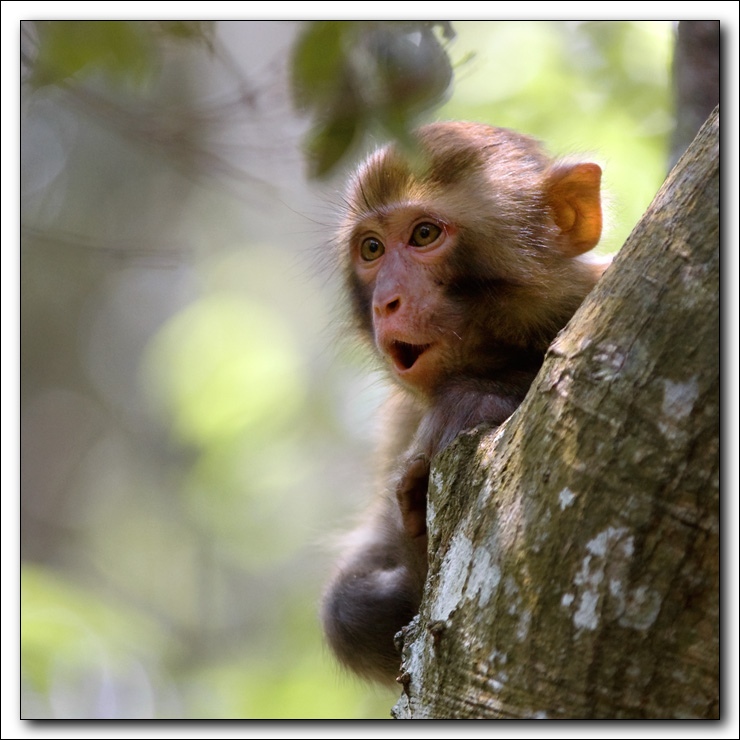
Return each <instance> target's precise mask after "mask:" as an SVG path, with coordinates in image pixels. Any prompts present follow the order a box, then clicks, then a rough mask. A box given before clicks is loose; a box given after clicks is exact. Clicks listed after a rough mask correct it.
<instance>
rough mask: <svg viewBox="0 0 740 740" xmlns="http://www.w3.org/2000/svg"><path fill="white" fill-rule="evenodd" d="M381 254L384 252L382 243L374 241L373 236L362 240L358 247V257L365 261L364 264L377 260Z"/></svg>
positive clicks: (377, 240)
mask: <svg viewBox="0 0 740 740" xmlns="http://www.w3.org/2000/svg"><path fill="white" fill-rule="evenodd" d="M383 252H385V247H384V246H383V242H381V241H380V240H379V239H376V238H375V237H374V236H369V237H368V238H367V239H365V240H363V242H362V244H361V245H360V256H361V257H362V259H364V260H365V262H372V261H373V260H376V259H378V257H380V256H381V255H382V254H383Z"/></svg>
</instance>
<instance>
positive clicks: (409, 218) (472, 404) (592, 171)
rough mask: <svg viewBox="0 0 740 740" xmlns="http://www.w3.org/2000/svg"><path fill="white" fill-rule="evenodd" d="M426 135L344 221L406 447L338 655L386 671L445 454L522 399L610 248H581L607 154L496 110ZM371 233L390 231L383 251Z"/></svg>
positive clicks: (422, 568) (388, 157)
mask: <svg viewBox="0 0 740 740" xmlns="http://www.w3.org/2000/svg"><path fill="white" fill-rule="evenodd" d="M417 141H418V145H419V152H420V155H421V156H420V158H419V161H418V162H415V163H414V164H411V163H409V161H408V160H407V159H406V158H405V157H404V156H403V155H402V154H401V153H400V152H399V151H398V150H397V149H396V148H394V147H392V146H391V147H386V148H384V149H381V150H380V151H378V152H376V153H375V154H373V155H372V156H370V157H369V158H368V160H367V161H366V162H365V164H364V165H362V167H361V168H360V169H359V171H358V173H357V175H356V177H355V178H354V180H353V182H352V184H351V185H350V188H349V192H348V196H347V209H346V215H345V218H344V220H343V223H342V225H341V227H340V229H339V234H338V237H339V238H338V241H339V245H340V248H341V250H342V251H341V254H340V260H341V261H342V263H343V264H344V266H345V270H346V274H347V284H348V291H349V294H350V297H351V299H352V307H353V311H354V313H355V317H356V321H357V325H358V327H359V330H360V332H361V333H362V334H363V335H364V336H365V337H366V338H367V339H368V340H369V341H371V342H372V343H374V344H376V345H377V347H378V350H379V354H380V355H381V358H382V359H383V360H384V361H387V362H388V366H389V368H390V370H391V376H392V377H393V378H394V379H395V380H397V381H399V384H400V386H399V392H398V394H397V395H396V396H395V397H394V400H393V401H392V403H391V406H392V408H393V411H392V415H393V417H394V419H395V421H392V422H389V425H388V426H389V428H388V432H387V438H388V440H389V444H388V445H386V446H387V447H390V449H389V450H388V451H387V454H388V455H389V456H390V458H391V459H396V460H397V461H398V462H397V463H396V464H395V469H392V470H390V472H389V470H386V467H387V465H385V464H384V468H383V472H384V475H386V476H388V478H387V479H389V482H388V483H386V484H385V486H384V488H383V492H382V494H381V495H380V496H379V497H378V500H377V502H376V505H375V507H374V508H373V510H372V511H371V512H370V514H369V515H368V517H367V518H366V523H365V524H364V525H363V526H362V527H361V528H360V529H358V530H356V532H355V533H354V535H353V536H352V538H351V540H350V544H349V546H348V547H347V549H346V550H345V553H344V556H343V558H342V560H341V562H340V564H339V565H338V567H337V572H336V574H335V576H334V578H333V579H332V581H331V583H330V585H329V587H328V589H327V592H326V594H325V597H324V602H323V611H322V616H323V621H324V628H325V632H326V635H327V639H328V641H329V643H330V645H331V646H332V648H333V649H334V651H335V653H336V654H337V656H338V657H339V659H340V661H342V662H343V663H344V664H345V665H347V666H348V667H350V668H351V669H353V670H354V671H356V672H357V673H359V674H360V675H364V676H367V677H370V678H375V679H378V680H386V681H387V680H392V679H393V678H394V676H395V675H396V672H397V669H398V662H399V657H398V654H397V652H396V650H395V648H394V643H393V636H394V634H395V633H396V631H398V630H400V629H401V627H402V626H403V625H404V624H405V623H406V622H408V620H409V619H410V618H411V617H412V616H413V615H414V614H415V613H416V610H417V609H418V604H419V600H420V599H421V592H422V588H423V583H424V579H425V576H426V530H425V524H424V511H425V494H426V485H427V479H428V470H429V463H430V460H431V458H432V457H433V456H434V455H435V454H436V453H437V452H438V451H439V450H441V449H443V448H444V447H445V446H446V445H448V444H449V443H450V442H451V441H452V439H454V437H455V436H456V435H457V434H459V433H460V432H461V431H463V430H465V429H469V428H471V427H473V426H475V425H477V424H480V423H489V424H501V423H502V422H503V421H504V420H505V419H506V418H507V417H508V416H509V415H510V414H511V413H512V412H513V411H514V410H515V409H516V408H517V406H518V405H519V404H520V403H521V401H522V399H523V398H524V396H525V394H526V392H527V390H528V388H529V386H530V384H531V382H532V380H533V379H534V377H535V375H536V374H537V372H538V370H539V368H540V366H541V364H542V360H543V357H544V354H545V352H546V350H547V347H548V345H549V344H550V342H552V340H553V339H554V337H555V335H556V334H557V332H558V331H559V330H560V329H562V328H563V326H565V324H566V323H567V321H568V320H569V319H570V317H571V316H572V315H573V313H574V312H575V310H576V309H577V308H578V306H579V305H580V303H581V302H582V300H583V298H584V297H585V296H586V295H587V294H588V292H589V291H590V290H591V288H592V287H593V285H594V284H595V282H596V281H597V280H598V278H599V277H600V275H601V273H602V272H603V270H604V269H605V268H606V265H607V264H608V263H600V264H595V263H593V262H588V261H586V260H584V259H582V258H581V255H582V254H583V253H585V252H587V251H588V250H590V249H591V248H592V247H593V246H595V244H596V242H598V239H599V236H600V233H601V207H600V200H599V181H600V174H601V170H600V169H599V168H598V166H597V165H593V164H567V163H558V162H554V161H553V160H552V159H551V158H550V157H548V156H547V154H546V153H545V152H544V150H543V149H542V147H541V146H540V144H539V143H538V142H537V141H535V140H534V139H532V138H530V137H527V136H523V135H521V134H517V133H515V132H513V131H509V130H506V129H498V128H493V127H490V126H485V125H483V124H473V123H440V124H432V125H429V126H425V127H423V128H421V129H420V130H419V131H418V132H417ZM420 223H422V224H427V223H428V224H430V225H432V227H433V228H436V229H437V231H438V232H439V235H438V236H437V237H435V238H434V241H433V242H431V243H430V244H429V245H427V244H419V243H417V242H415V241H413V236H411V235H412V233H413V230H414V229H415V228H416V226H418V224H420ZM433 233H436V232H433ZM368 238H371V239H373V240H376V241H377V242H378V243H380V244H382V246H383V249H382V251H380V252H377V256H376V252H373V253H372V257H371V258H367V257H366V256H364V253H363V252H362V251H361V249H360V245H361V244H362V243H363V240H366V239H368ZM409 239H411V241H409ZM394 430H395V431H394ZM386 459H387V458H386Z"/></svg>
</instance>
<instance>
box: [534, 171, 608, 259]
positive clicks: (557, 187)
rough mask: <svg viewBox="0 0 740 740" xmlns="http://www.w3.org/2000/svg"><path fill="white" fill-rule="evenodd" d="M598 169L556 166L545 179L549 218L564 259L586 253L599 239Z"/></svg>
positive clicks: (599, 180) (599, 196) (599, 185)
mask: <svg viewBox="0 0 740 740" xmlns="http://www.w3.org/2000/svg"><path fill="white" fill-rule="evenodd" d="M600 187H601V167H599V165H597V164H592V163H588V164H560V165H557V166H556V167H554V168H553V169H552V170H551V171H550V172H549V173H548V177H547V184H546V193H547V200H548V205H549V206H550V210H551V212H552V217H553V219H554V221H555V223H556V225H557V227H558V228H559V229H560V232H561V234H562V237H563V238H562V240H561V244H560V250H561V251H562V253H563V254H564V255H566V256H567V257H575V256H576V255H579V254H583V253H584V252H588V250H589V249H593V248H594V247H595V246H596V245H597V244H598V241H599V239H600V238H601V195H600Z"/></svg>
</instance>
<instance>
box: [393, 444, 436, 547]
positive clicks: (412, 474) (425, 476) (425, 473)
mask: <svg viewBox="0 0 740 740" xmlns="http://www.w3.org/2000/svg"><path fill="white" fill-rule="evenodd" d="M428 488H429V458H428V457H427V456H426V455H423V454H422V455H416V456H415V457H413V458H412V459H411V462H410V463H409V464H408V465H407V466H406V468H405V470H404V471H403V472H402V474H401V479H400V481H399V482H398V486H397V487H396V499H397V500H398V507H399V509H400V510H401V521H402V522H403V528H404V530H405V531H406V534H407V535H408V536H409V538H410V539H411V541H412V543H413V545H414V548H416V549H418V550H419V551H420V552H421V553H423V555H424V556H426V551H427V489H428Z"/></svg>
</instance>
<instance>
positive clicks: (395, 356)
mask: <svg viewBox="0 0 740 740" xmlns="http://www.w3.org/2000/svg"><path fill="white" fill-rule="evenodd" d="M431 346H432V345H431V344H411V343H410V342H401V341H398V340H394V341H392V342H391V343H390V344H389V345H388V354H389V355H390V358H391V360H392V361H393V365H394V366H395V368H396V370H397V372H399V373H405V372H408V371H409V370H411V368H413V367H414V365H416V362H417V360H418V359H419V358H420V357H421V356H422V355H423V354H424V353H425V352H426V351H427V350H428V349H429V348H430V347H431Z"/></svg>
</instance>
